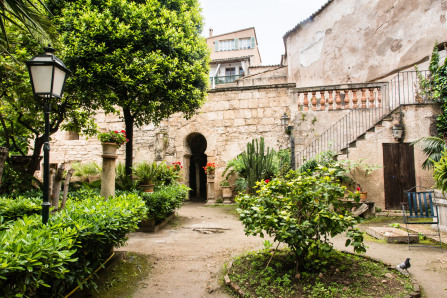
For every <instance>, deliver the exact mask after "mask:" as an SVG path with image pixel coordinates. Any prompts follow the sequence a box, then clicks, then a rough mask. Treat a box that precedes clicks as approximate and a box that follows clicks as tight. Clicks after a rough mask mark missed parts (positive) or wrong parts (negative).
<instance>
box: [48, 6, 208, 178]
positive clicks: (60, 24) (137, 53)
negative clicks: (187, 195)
mask: <svg viewBox="0 0 447 298" xmlns="http://www.w3.org/2000/svg"><path fill="white" fill-rule="evenodd" d="M49 8H50V11H51V12H52V13H53V15H54V22H55V24H56V26H57V28H58V31H59V32H60V34H61V43H62V44H63V45H64V53H63V55H62V56H63V57H62V59H63V61H64V63H65V64H66V65H67V67H68V68H69V69H70V70H71V71H72V73H73V76H72V80H71V82H70V84H69V85H68V86H67V93H68V94H74V93H76V97H77V98H78V99H79V100H81V101H85V102H89V103H90V104H91V105H92V106H93V107H95V108H102V109H104V110H105V111H106V112H112V111H114V110H115V107H116V106H119V107H120V108H121V109H122V110H120V111H119V112H121V116H122V118H123V119H124V122H125V126H126V133H127V136H128V138H129V140H130V141H129V142H128V143H127V144H126V172H127V173H128V174H129V173H130V171H131V170H130V167H131V165H132V140H133V127H134V126H136V127H139V126H141V125H145V124H149V123H154V124H158V123H159V122H160V121H161V120H162V119H164V118H167V117H169V116H170V115H171V114H173V113H176V112H182V113H183V114H184V116H185V117H186V118H188V117H191V116H192V115H193V114H194V112H195V111H196V110H197V109H198V108H199V107H200V106H201V105H202V104H203V102H204V99H205V96H206V90H207V87H208V80H209V79H208V72H209V66H208V63H209V50H208V47H207V44H206V41H205V39H204V38H203V37H201V36H200V32H201V30H202V17H201V15H200V7H199V4H198V1H197V0H170V1H167V0H147V1H126V0H80V1H59V2H57V3H53V4H50V5H49ZM75 91H76V92H75Z"/></svg>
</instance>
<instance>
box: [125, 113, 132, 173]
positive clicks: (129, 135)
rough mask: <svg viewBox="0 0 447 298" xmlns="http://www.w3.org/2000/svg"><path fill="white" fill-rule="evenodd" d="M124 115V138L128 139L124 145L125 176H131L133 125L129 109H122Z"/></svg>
mask: <svg viewBox="0 0 447 298" xmlns="http://www.w3.org/2000/svg"><path fill="white" fill-rule="evenodd" d="M123 113H124V123H125V125H126V136H127V138H128V139H129V142H127V143H126V164H125V169H126V176H128V177H129V176H130V177H131V176H132V162H133V160H132V159H133V156H132V153H133V123H134V118H133V116H132V115H131V113H130V110H129V109H125V108H123Z"/></svg>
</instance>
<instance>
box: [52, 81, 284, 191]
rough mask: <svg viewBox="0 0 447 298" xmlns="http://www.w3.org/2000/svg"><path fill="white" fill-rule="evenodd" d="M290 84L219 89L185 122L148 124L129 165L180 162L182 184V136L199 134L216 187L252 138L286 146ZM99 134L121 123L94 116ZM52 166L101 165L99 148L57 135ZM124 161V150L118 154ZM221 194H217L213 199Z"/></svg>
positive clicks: (138, 133) (137, 133)
mask: <svg viewBox="0 0 447 298" xmlns="http://www.w3.org/2000/svg"><path fill="white" fill-rule="evenodd" d="M291 87H293V85H289V84H283V85H267V86H257V87H239V88H221V89H216V90H212V91H210V92H209V94H208V100H207V102H206V103H205V104H204V106H203V107H202V109H200V110H199V111H198V113H197V114H196V115H195V116H193V117H192V118H191V119H190V120H186V119H184V118H182V116H181V115H180V114H176V115H173V116H171V117H170V118H169V119H168V120H166V121H163V122H162V123H161V124H160V125H159V126H154V125H147V126H143V127H141V128H136V129H135V130H134V161H141V160H149V161H153V160H166V161H167V162H168V163H171V162H175V161H180V162H182V164H183V165H184V166H185V167H184V170H183V175H184V180H185V181H186V182H187V183H188V176H187V175H188V165H189V157H190V154H191V152H190V148H189V147H188V145H187V141H186V140H187V137H188V136H189V135H191V134H194V133H200V134H202V135H203V136H204V137H205V138H206V141H207V149H206V151H205V154H206V155H207V159H208V162H215V163H216V164H217V165H218V166H219V167H218V168H217V170H216V185H218V182H219V181H220V180H221V179H222V178H221V174H222V172H223V170H224V168H225V165H226V162H228V161H229V160H231V159H232V158H234V157H235V156H236V155H238V154H239V153H241V152H242V151H244V150H245V147H246V144H247V143H248V142H249V141H251V140H252V139H254V138H260V137H264V139H265V143H266V145H267V146H269V147H272V148H274V149H275V150H278V149H283V148H287V147H288V139H287V135H286V134H285V133H284V129H283V127H282V126H281V124H280V118H281V116H282V115H283V114H284V112H286V111H287V110H288V107H289V106H290V97H289V90H290V88H291ZM97 122H98V125H99V127H100V128H101V129H102V130H121V129H123V128H124V123H123V122H122V121H121V120H120V119H119V118H118V116H113V115H108V116H107V117H105V115H104V114H103V113H98V115H97ZM51 150H52V151H51V162H52V163H60V162H71V161H83V162H84V161H90V160H94V161H97V162H100V161H101V157H100V155H101V146H100V143H99V141H98V140H96V138H91V139H88V140H86V139H85V138H81V139H80V140H72V141H67V140H65V133H64V132H59V133H57V134H56V135H55V136H53V138H52V144H51ZM118 156H119V158H118V160H124V146H123V147H122V148H120V149H119V151H118ZM219 195H220V190H218V196H219Z"/></svg>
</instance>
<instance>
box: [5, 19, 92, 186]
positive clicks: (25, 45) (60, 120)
mask: <svg viewBox="0 0 447 298" xmlns="http://www.w3.org/2000/svg"><path fill="white" fill-rule="evenodd" d="M5 26H6V29H7V32H8V40H9V43H10V53H9V54H8V53H6V51H5V50H3V51H2V50H0V53H1V55H0V103H1V105H0V145H1V146H4V147H7V148H8V149H9V151H10V152H11V153H12V154H16V155H22V156H26V155H28V151H29V149H32V159H31V161H30V163H29V164H28V165H27V166H26V167H25V169H24V170H25V172H24V173H22V174H21V176H20V178H21V179H22V182H20V181H16V182H17V183H19V184H23V185H28V186H29V183H30V182H31V179H32V177H33V175H34V172H35V171H36V170H37V168H38V166H39V156H40V154H41V151H42V146H43V144H44V137H43V134H44V127H45V125H44V116H43V109H44V107H43V105H44V103H43V101H42V100H39V99H37V98H35V97H34V96H33V93H32V88H31V84H30V79H29V75H28V70H27V68H26V65H25V61H27V60H29V59H30V58H31V57H32V56H34V55H36V54H38V51H39V50H40V46H39V43H38V41H37V40H36V39H35V38H33V36H31V35H30V34H26V32H25V33H22V32H21V31H20V30H18V29H17V27H16V26H15V25H14V24H11V23H5ZM13 57H14V58H13ZM90 113H91V112H90V111H89V110H87V109H83V103H82V102H81V101H79V100H77V99H76V98H75V97H74V96H71V97H63V98H62V99H60V100H55V99H54V100H53V101H52V102H51V112H50V134H54V133H55V132H57V131H58V130H59V129H60V128H63V129H66V130H71V131H76V132H81V130H82V131H83V132H84V133H86V134H92V133H94V132H95V131H96V130H95V125H94V123H93V121H92V118H91V117H90V116H91V114H90ZM82 127H83V129H81V128H82ZM10 182H13V181H10ZM5 184H7V183H4V186H5V187H7V188H8V187H10V186H11V185H5Z"/></svg>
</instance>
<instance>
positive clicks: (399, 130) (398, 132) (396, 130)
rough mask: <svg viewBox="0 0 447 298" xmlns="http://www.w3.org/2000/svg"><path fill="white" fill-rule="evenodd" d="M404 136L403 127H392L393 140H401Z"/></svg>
mask: <svg viewBox="0 0 447 298" xmlns="http://www.w3.org/2000/svg"><path fill="white" fill-rule="evenodd" d="M403 135H404V126H403V125H394V126H393V137H394V138H395V139H402V136H403Z"/></svg>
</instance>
